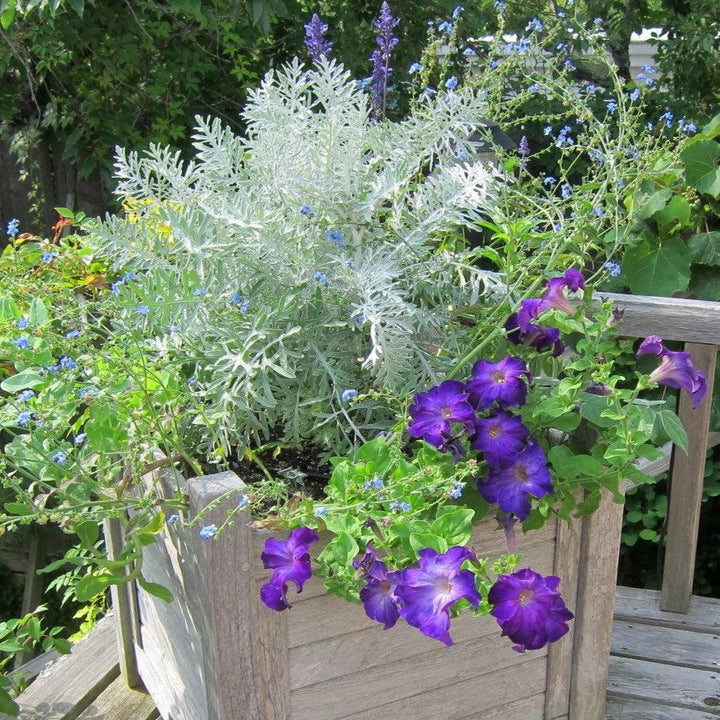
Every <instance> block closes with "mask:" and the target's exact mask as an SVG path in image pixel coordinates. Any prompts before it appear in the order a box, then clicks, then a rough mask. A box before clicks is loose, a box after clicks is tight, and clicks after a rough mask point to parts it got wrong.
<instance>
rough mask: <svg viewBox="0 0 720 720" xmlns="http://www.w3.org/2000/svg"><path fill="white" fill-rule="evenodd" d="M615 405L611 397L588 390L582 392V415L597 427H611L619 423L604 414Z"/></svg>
mask: <svg viewBox="0 0 720 720" xmlns="http://www.w3.org/2000/svg"><path fill="white" fill-rule="evenodd" d="M614 407H615V405H614V403H613V401H612V400H611V399H610V398H609V397H605V396H604V395H593V394H592V393H586V392H584V393H580V415H581V416H582V417H584V418H585V419H586V420H587V421H588V422H591V423H592V424H593V425H595V426H596V427H599V428H609V427H614V426H615V425H617V423H616V422H615V420H611V419H610V418H608V417H607V416H605V415H603V413H604V412H607V411H610V410H612V409H613V408H614Z"/></svg>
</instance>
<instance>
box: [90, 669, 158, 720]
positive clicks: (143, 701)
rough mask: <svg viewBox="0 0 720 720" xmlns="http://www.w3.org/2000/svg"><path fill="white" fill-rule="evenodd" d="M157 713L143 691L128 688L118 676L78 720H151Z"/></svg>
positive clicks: (123, 679) (153, 704)
mask: <svg viewBox="0 0 720 720" xmlns="http://www.w3.org/2000/svg"><path fill="white" fill-rule="evenodd" d="M157 716H158V711H157V709H156V707H155V703H154V702H153V701H152V698H151V697H150V696H149V695H148V694H147V693H146V692H144V691H142V690H137V689H134V688H130V687H128V686H127V683H126V682H125V678H123V677H122V676H120V677H119V678H117V680H115V681H114V682H112V683H111V684H110V686H109V687H108V688H107V689H106V690H104V691H103V692H102V693H101V694H100V695H99V696H98V697H97V699H95V700H93V702H92V704H91V705H90V707H88V708H87V709H86V710H85V711H84V712H83V713H82V714H81V715H80V716H79V717H78V720H153V718H156V717H157Z"/></svg>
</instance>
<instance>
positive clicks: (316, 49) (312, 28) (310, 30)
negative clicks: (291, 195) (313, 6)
mask: <svg viewBox="0 0 720 720" xmlns="http://www.w3.org/2000/svg"><path fill="white" fill-rule="evenodd" d="M304 27H305V47H307V49H308V52H309V53H310V59H311V60H312V61H313V62H314V63H317V62H319V60H320V58H321V57H330V49H331V48H332V43H331V42H330V41H329V40H326V39H325V33H326V32H327V30H328V25H327V23H325V22H323V21H322V20H321V19H320V17H319V15H318V14H317V13H313V16H312V18H311V20H310V22H309V23H307V25H305V26H304ZM303 207H307V206H305V205H303ZM301 212H302V210H301Z"/></svg>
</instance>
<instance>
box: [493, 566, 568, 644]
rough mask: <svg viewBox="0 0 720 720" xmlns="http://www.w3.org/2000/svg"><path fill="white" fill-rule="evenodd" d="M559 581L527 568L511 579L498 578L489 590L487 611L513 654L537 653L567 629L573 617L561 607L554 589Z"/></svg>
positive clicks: (559, 597) (563, 605) (558, 594)
mask: <svg viewBox="0 0 720 720" xmlns="http://www.w3.org/2000/svg"><path fill="white" fill-rule="evenodd" d="M559 584H560V578H558V577H555V576H554V575H548V576H547V577H543V576H542V575H540V574H538V573H536V572H535V571H533V570H531V569H530V568H524V569H523V570H518V571H517V572H514V573H512V575H500V577H499V578H498V580H497V582H496V583H495V584H494V585H493V586H492V588H490V592H489V593H488V601H489V602H490V604H491V605H493V609H492V610H491V611H490V614H491V615H494V616H495V618H496V619H497V621H498V625H500V627H501V628H502V634H503V636H507V637H509V638H510V639H511V640H512V641H513V642H514V643H516V645H515V646H514V647H513V650H515V651H517V652H525V651H526V650H538V649H539V648H541V647H544V646H545V645H547V644H548V643H551V642H555V641H556V640H559V639H560V638H561V637H562V636H563V635H564V634H565V633H566V632H567V631H568V630H569V629H570V628H569V627H568V625H567V623H568V621H569V620H572V619H573V617H574V615H573V614H572V613H571V612H570V611H569V610H568V609H567V607H565V603H564V602H563V599H562V597H561V596H560V593H559V592H557V587H558V585H559Z"/></svg>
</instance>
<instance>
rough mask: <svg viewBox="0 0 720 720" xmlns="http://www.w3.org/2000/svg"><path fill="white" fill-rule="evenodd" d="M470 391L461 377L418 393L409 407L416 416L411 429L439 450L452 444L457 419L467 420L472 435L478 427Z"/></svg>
mask: <svg viewBox="0 0 720 720" xmlns="http://www.w3.org/2000/svg"><path fill="white" fill-rule="evenodd" d="M468 395H469V391H468V388H467V387H466V386H465V385H463V383H461V382H458V381H457V380H445V381H444V382H442V383H440V385H437V386H435V387H433V388H430V389H429V390H428V391H427V392H421V393H418V394H417V395H415V402H414V403H413V404H412V405H411V406H410V409H409V411H408V412H409V413H410V417H411V418H412V422H411V423H410V424H409V425H408V432H409V433H410V435H412V437H414V438H422V439H423V440H425V442H427V443H429V444H430V445H433V446H435V447H436V448H438V449H439V450H447V449H448V448H451V446H452V440H453V437H452V424H453V423H461V424H463V425H464V426H465V428H466V430H467V432H468V435H472V433H473V432H474V430H475V410H474V408H473V407H472V405H471V404H470V403H469V402H468Z"/></svg>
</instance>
